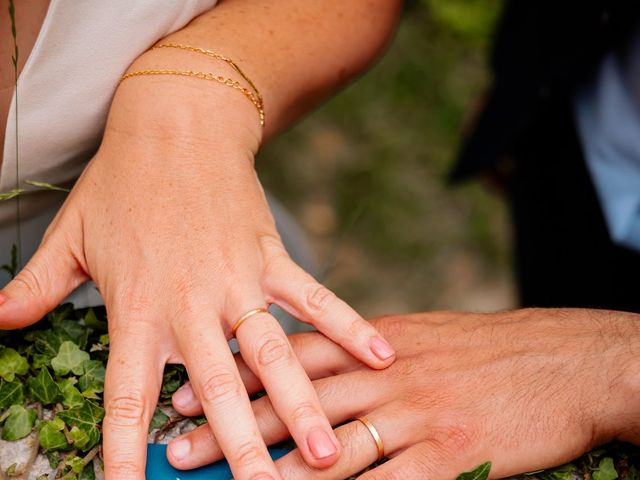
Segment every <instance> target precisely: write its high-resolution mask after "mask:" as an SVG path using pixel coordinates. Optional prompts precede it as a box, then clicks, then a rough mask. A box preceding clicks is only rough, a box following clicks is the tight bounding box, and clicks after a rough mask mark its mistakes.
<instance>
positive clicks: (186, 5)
mask: <svg viewBox="0 0 640 480" xmlns="http://www.w3.org/2000/svg"><path fill="white" fill-rule="evenodd" d="M216 1H217V0H135V1H133V2H132V1H129V0H109V1H105V0H83V1H77V0H51V2H50V5H49V9H48V11H47V15H46V17H45V19H44V22H43V24H42V27H41V29H40V33H39V35H38V38H37V40H36V42H35V44H34V47H33V50H32V51H31V54H30V55H29V58H28V59H27V62H26V64H25V66H24V69H23V70H22V72H21V74H20V77H19V79H18V95H19V97H18V128H19V130H18V132H19V136H20V137H19V144H18V145H19V157H20V158H19V160H20V179H21V180H36V181H43V182H48V183H52V184H54V185H63V184H68V183H70V182H72V181H73V180H75V179H76V178H77V177H78V176H79V175H80V173H81V172H82V170H83V168H84V167H85V165H86V163H87V161H88V160H89V159H90V158H91V156H92V154H93V153H94V152H95V151H96V150H97V148H98V146H99V143H100V141H101V139H102V135H103V131H104V126H105V122H106V119H107V113H108V110H109V106H110V104H111V99H112V97H113V94H114V92H115V89H116V87H117V84H118V81H119V79H120V77H121V76H122V74H123V73H124V72H125V70H126V69H127V68H128V67H129V65H131V63H132V62H133V61H134V60H135V59H136V58H137V57H138V56H139V55H140V54H141V53H143V52H144V51H146V50H148V49H149V47H151V46H152V45H153V44H154V43H155V42H157V41H158V40H159V39H160V38H163V37H165V36H166V35H168V34H170V33H172V32H175V31H176V30H179V29H181V28H182V27H184V26H185V25H186V24H187V23H188V22H189V21H190V20H192V19H193V18H194V17H196V16H198V15H200V14H201V13H203V12H205V11H207V10H208V9H210V8H212V7H213V6H214V5H215V4H216ZM18 6H19V5H18ZM18 34H19V32H18ZM5 67H6V66H3V67H2V68H5ZM9 67H11V66H9ZM14 95H15V93H14ZM14 108H15V102H14V101H12V103H11V108H10V110H9V117H8V121H7V130H6V136H5V143H4V157H3V162H2V169H1V170H0V191H2V192H5V191H8V190H11V189H12V188H14V187H15V168H16V158H15V140H16V139H15V120H14V118H15V110H14ZM64 196H65V195H64V194H61V193H49V192H47V193H44V194H36V195H25V196H23V197H22V199H21V207H22V220H23V221H22V229H23V242H22V249H23V259H24V261H25V262H26V260H27V259H28V258H29V257H30V256H31V255H32V254H33V252H34V251H35V249H36V248H37V245H38V244H39V242H40V239H41V238H42V234H43V233H44V230H45V229H46V227H47V225H48V224H49V223H50V221H51V220H52V218H53V216H54V215H55V213H56V212H57V210H58V208H59V206H60V204H61V203H62V201H64ZM15 220H16V216H15V202H14V201H9V202H0V264H3V263H7V261H8V260H9V252H10V248H11V245H12V244H13V243H15V241H16V234H15ZM7 279H8V277H0V284H4V283H5V281H6V280H7ZM85 290H87V289H85ZM89 295H90V296H91V295H93V294H89ZM74 301H75V302H76V304H77V306H81V305H83V304H84V305H86V304H88V303H95V295H93V300H91V299H89V298H86V299H84V300H82V299H79V298H74Z"/></svg>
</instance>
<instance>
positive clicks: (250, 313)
mask: <svg viewBox="0 0 640 480" xmlns="http://www.w3.org/2000/svg"><path fill="white" fill-rule="evenodd" d="M268 312H269V310H267V309H266V307H259V308H254V309H253V310H249V311H248V312H247V313H245V314H244V315H242V316H241V317H240V318H239V319H238V321H237V322H236V323H234V324H233V328H232V329H231V332H232V333H233V335H234V336H235V334H236V332H237V331H238V328H240V325H242V324H243V323H244V321H245V320H248V319H249V318H251V317H253V316H254V315H257V314H259V313H268Z"/></svg>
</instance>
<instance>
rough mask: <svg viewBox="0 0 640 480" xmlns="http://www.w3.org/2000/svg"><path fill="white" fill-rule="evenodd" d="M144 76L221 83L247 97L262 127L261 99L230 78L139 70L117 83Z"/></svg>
mask: <svg viewBox="0 0 640 480" xmlns="http://www.w3.org/2000/svg"><path fill="white" fill-rule="evenodd" d="M144 75H178V76H181V77H195V78H201V79H203V80H210V81H213V82H218V83H221V84H222V85H226V86H228V87H231V88H233V89H235V90H238V91H239V92H241V93H242V94H243V95H244V96H245V97H247V99H249V101H250V102H251V103H252V104H253V106H254V107H256V110H258V115H259V116H260V125H262V126H263V127H264V107H263V105H262V101H261V100H262V97H259V96H257V95H256V94H255V93H254V92H252V91H251V90H249V89H248V88H245V87H243V86H242V85H240V83H239V82H237V81H235V80H232V79H230V78H225V77H222V76H220V75H214V74H213V73H205V72H194V71H192V70H161V69H158V70H140V71H137V72H130V73H127V74H125V75H123V76H122V78H120V82H118V85H119V84H120V83H122V82H123V81H125V80H126V79H127V78H132V77H141V76H144Z"/></svg>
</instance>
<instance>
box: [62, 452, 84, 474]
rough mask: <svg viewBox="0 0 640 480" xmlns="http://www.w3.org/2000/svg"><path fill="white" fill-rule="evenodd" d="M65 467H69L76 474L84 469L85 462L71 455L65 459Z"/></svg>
mask: <svg viewBox="0 0 640 480" xmlns="http://www.w3.org/2000/svg"><path fill="white" fill-rule="evenodd" d="M64 463H65V465H68V466H69V467H70V468H71V470H73V471H74V472H75V473H80V472H81V471H82V470H83V469H84V462H83V461H82V459H81V458H80V457H77V456H75V455H69V456H68V457H67V458H65V459H64Z"/></svg>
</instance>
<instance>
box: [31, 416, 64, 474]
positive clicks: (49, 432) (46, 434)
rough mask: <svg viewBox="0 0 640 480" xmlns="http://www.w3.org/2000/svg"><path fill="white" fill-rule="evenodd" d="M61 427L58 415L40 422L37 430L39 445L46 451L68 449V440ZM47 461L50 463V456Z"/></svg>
mask: <svg viewBox="0 0 640 480" xmlns="http://www.w3.org/2000/svg"><path fill="white" fill-rule="evenodd" d="M60 423H62V426H60ZM63 428H64V422H63V421H62V420H61V419H59V418H58V417H56V418H55V419H54V420H53V421H50V422H41V423H40V431H39V432H38V441H39V442H40V446H41V447H42V448H44V449H45V450H46V451H52V450H68V449H69V442H67V437H65V435H64V433H62V429H63ZM58 458H59V457H58ZM58 458H56V460H58ZM49 463H51V458H49ZM54 468H55V467H54Z"/></svg>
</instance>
